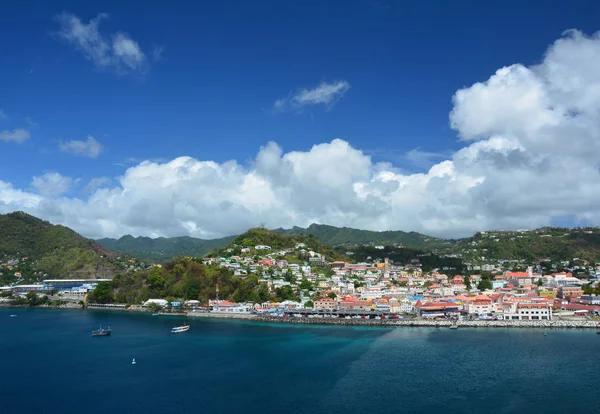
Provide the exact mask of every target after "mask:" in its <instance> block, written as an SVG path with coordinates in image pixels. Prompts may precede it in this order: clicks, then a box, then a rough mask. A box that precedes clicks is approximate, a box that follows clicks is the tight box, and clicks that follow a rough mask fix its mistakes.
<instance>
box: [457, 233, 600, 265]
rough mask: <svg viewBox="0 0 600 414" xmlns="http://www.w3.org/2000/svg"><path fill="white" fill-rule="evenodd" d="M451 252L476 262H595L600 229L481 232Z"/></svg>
mask: <svg viewBox="0 0 600 414" xmlns="http://www.w3.org/2000/svg"><path fill="white" fill-rule="evenodd" d="M447 252H448V253H453V254H457V255H460V256H461V257H463V258H464V259H465V260H467V261H472V262H486V261H491V260H500V259H507V260H519V259H523V260H526V261H529V262H533V261H540V260H543V259H549V260H550V261H552V262H557V261H567V260H573V259H575V258H578V259H580V260H587V261H589V262H591V263H595V262H599V261H600V229H599V228H597V227H586V228H574V229H568V228H559V227H544V228H541V229H536V230H521V231H488V232H481V233H477V234H475V235H474V236H473V237H469V238H467V239H463V240H460V241H459V242H458V243H457V244H455V245H454V246H452V247H451V248H449V249H447ZM482 257H483V258H484V259H482Z"/></svg>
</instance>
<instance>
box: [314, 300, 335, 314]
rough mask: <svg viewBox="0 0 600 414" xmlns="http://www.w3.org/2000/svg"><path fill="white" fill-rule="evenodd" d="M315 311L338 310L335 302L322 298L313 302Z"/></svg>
mask: <svg viewBox="0 0 600 414" xmlns="http://www.w3.org/2000/svg"><path fill="white" fill-rule="evenodd" d="M314 305H315V309H322V310H325V311H334V310H336V309H337V308H338V303H337V301H336V300H334V299H331V298H322V299H319V300H316V301H315V302H314Z"/></svg>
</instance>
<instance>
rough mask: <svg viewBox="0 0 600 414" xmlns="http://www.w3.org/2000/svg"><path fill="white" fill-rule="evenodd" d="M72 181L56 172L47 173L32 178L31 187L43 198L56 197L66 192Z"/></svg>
mask: <svg viewBox="0 0 600 414" xmlns="http://www.w3.org/2000/svg"><path fill="white" fill-rule="evenodd" d="M74 182H75V181H74V180H73V179H72V178H70V177H65V176H63V175H61V174H59V173H57V172H47V173H45V174H44V175H41V176H36V177H33V180H31V186H32V187H33V188H34V189H35V191H36V192H37V193H38V194H40V195H42V196H45V197H58V196H60V195H62V194H64V193H66V192H68V191H69V190H70V189H71V187H72V186H73V184H74Z"/></svg>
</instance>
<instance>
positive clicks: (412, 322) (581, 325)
mask: <svg viewBox="0 0 600 414" xmlns="http://www.w3.org/2000/svg"><path fill="white" fill-rule="evenodd" d="M0 307H15V308H19V307H20V308H25V307H29V306H28V305H21V306H14V305H12V306H11V305H9V304H6V303H0ZM36 308H52V309H57V308H58V309H60V308H63V309H65V308H67V309H81V306H80V305H78V306H64V305H63V306H58V307H50V306H43V307H36ZM87 309H89V310H101V311H118V312H137V313H146V314H148V315H150V314H151V312H149V311H148V310H146V309H141V308H133V307H132V308H129V309H124V308H96V307H89V308H87ZM160 316H179V317H181V316H184V314H183V313H181V312H177V313H172V314H171V313H166V312H165V313H163V312H161V313H160ZM185 316H186V317H188V318H211V319H238V320H247V321H257V322H264V323H279V324H282V323H283V324H291V325H333V326H372V327H387V328H392V327H422V328H450V326H452V325H453V324H454V323H453V322H451V321H445V320H427V319H339V318H295V317H288V318H282V317H274V316H267V315H254V314H235V313H212V312H187V314H185ZM456 325H457V326H458V327H459V328H460V327H464V328H542V329H598V330H599V331H600V321H592V320H578V321H567V320H558V319H555V320H551V321H458V322H457V323H456Z"/></svg>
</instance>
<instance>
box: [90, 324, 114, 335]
mask: <svg viewBox="0 0 600 414" xmlns="http://www.w3.org/2000/svg"><path fill="white" fill-rule="evenodd" d="M111 332H112V330H111V329H110V326H109V327H108V329H103V328H102V325H100V329H97V330H94V331H92V336H109V335H110V334H111Z"/></svg>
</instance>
